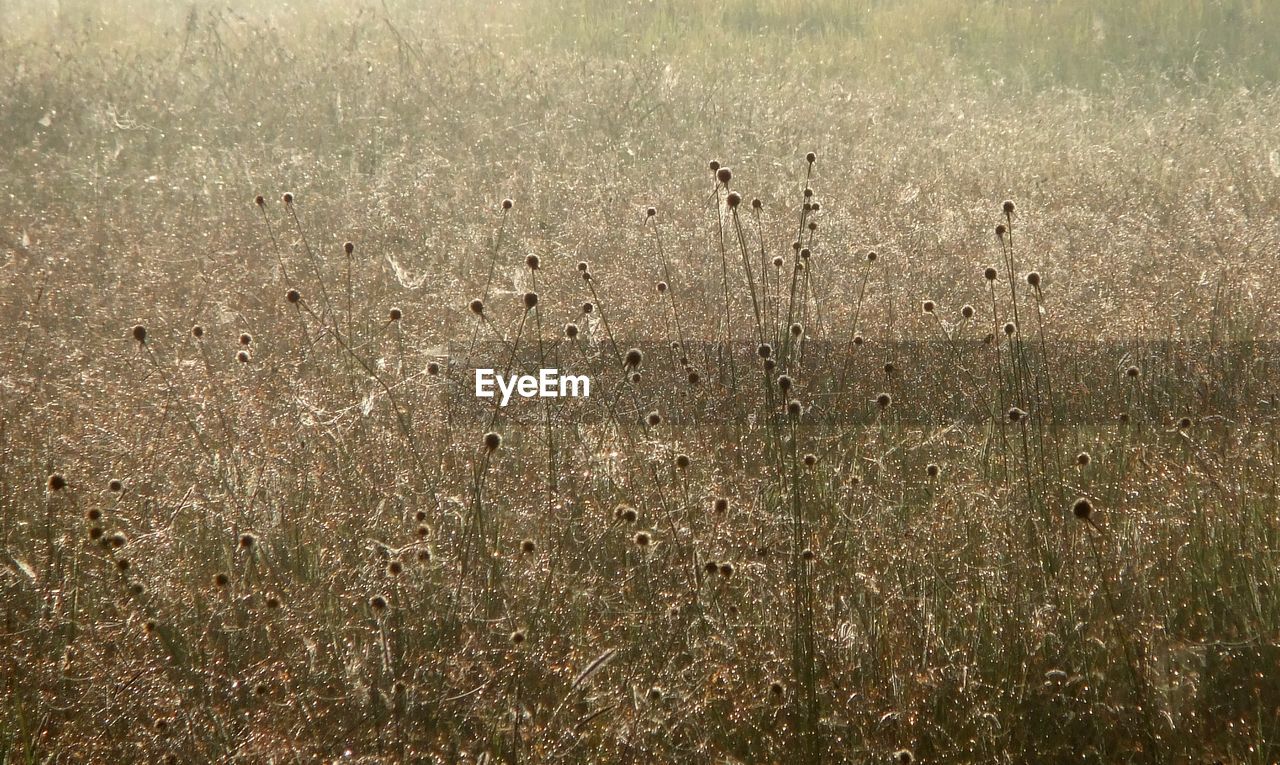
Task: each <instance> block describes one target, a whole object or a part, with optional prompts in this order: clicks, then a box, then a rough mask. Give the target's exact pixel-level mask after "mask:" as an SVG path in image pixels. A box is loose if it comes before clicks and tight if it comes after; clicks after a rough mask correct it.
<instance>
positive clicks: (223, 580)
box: [213, 572, 231, 589]
mask: <svg viewBox="0 0 1280 765" xmlns="http://www.w3.org/2000/svg"><path fill="white" fill-rule="evenodd" d="M230 583H231V577H229V576H227V575H226V574H224V573H222V572H218V573H217V574H214V575H213V586H214V587H217V588H218V589H222V588H223V587H226V586H227V585H228V584H230Z"/></svg>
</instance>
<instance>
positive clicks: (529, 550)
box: [520, 539, 538, 555]
mask: <svg viewBox="0 0 1280 765" xmlns="http://www.w3.org/2000/svg"><path fill="white" fill-rule="evenodd" d="M537 549H538V543H537V542H534V541H533V540H532V539H526V540H524V541H523V542H521V543H520V552H522V553H524V554H525V555H531V554H533V552H534V551H536V550H537Z"/></svg>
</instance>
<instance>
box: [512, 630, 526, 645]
mask: <svg viewBox="0 0 1280 765" xmlns="http://www.w3.org/2000/svg"><path fill="white" fill-rule="evenodd" d="M527 637H528V636H527V635H525V633H524V630H515V631H513V632H512V633H511V644H512V645H520V644H522V643H524V641H525V640H526V639H527Z"/></svg>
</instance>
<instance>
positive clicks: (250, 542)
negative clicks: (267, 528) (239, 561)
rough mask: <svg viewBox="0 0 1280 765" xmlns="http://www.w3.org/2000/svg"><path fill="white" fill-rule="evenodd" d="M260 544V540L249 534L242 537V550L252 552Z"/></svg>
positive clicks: (246, 533)
mask: <svg viewBox="0 0 1280 765" xmlns="http://www.w3.org/2000/svg"><path fill="white" fill-rule="evenodd" d="M257 544H258V538H257V537H256V536H254V535H253V534H251V533H249V532H245V533H243V534H241V535H240V549H242V550H252V549H253V548H254V547H256V546H257Z"/></svg>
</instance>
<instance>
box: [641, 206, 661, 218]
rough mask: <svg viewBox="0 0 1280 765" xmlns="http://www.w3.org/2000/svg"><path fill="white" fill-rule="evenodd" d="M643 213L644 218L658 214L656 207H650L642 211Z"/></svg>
mask: <svg viewBox="0 0 1280 765" xmlns="http://www.w3.org/2000/svg"><path fill="white" fill-rule="evenodd" d="M644 214H645V217H646V218H653V217H655V216H656V215H657V214H658V208H656V207H650V208H649V209H648V210H645V211H644Z"/></svg>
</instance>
